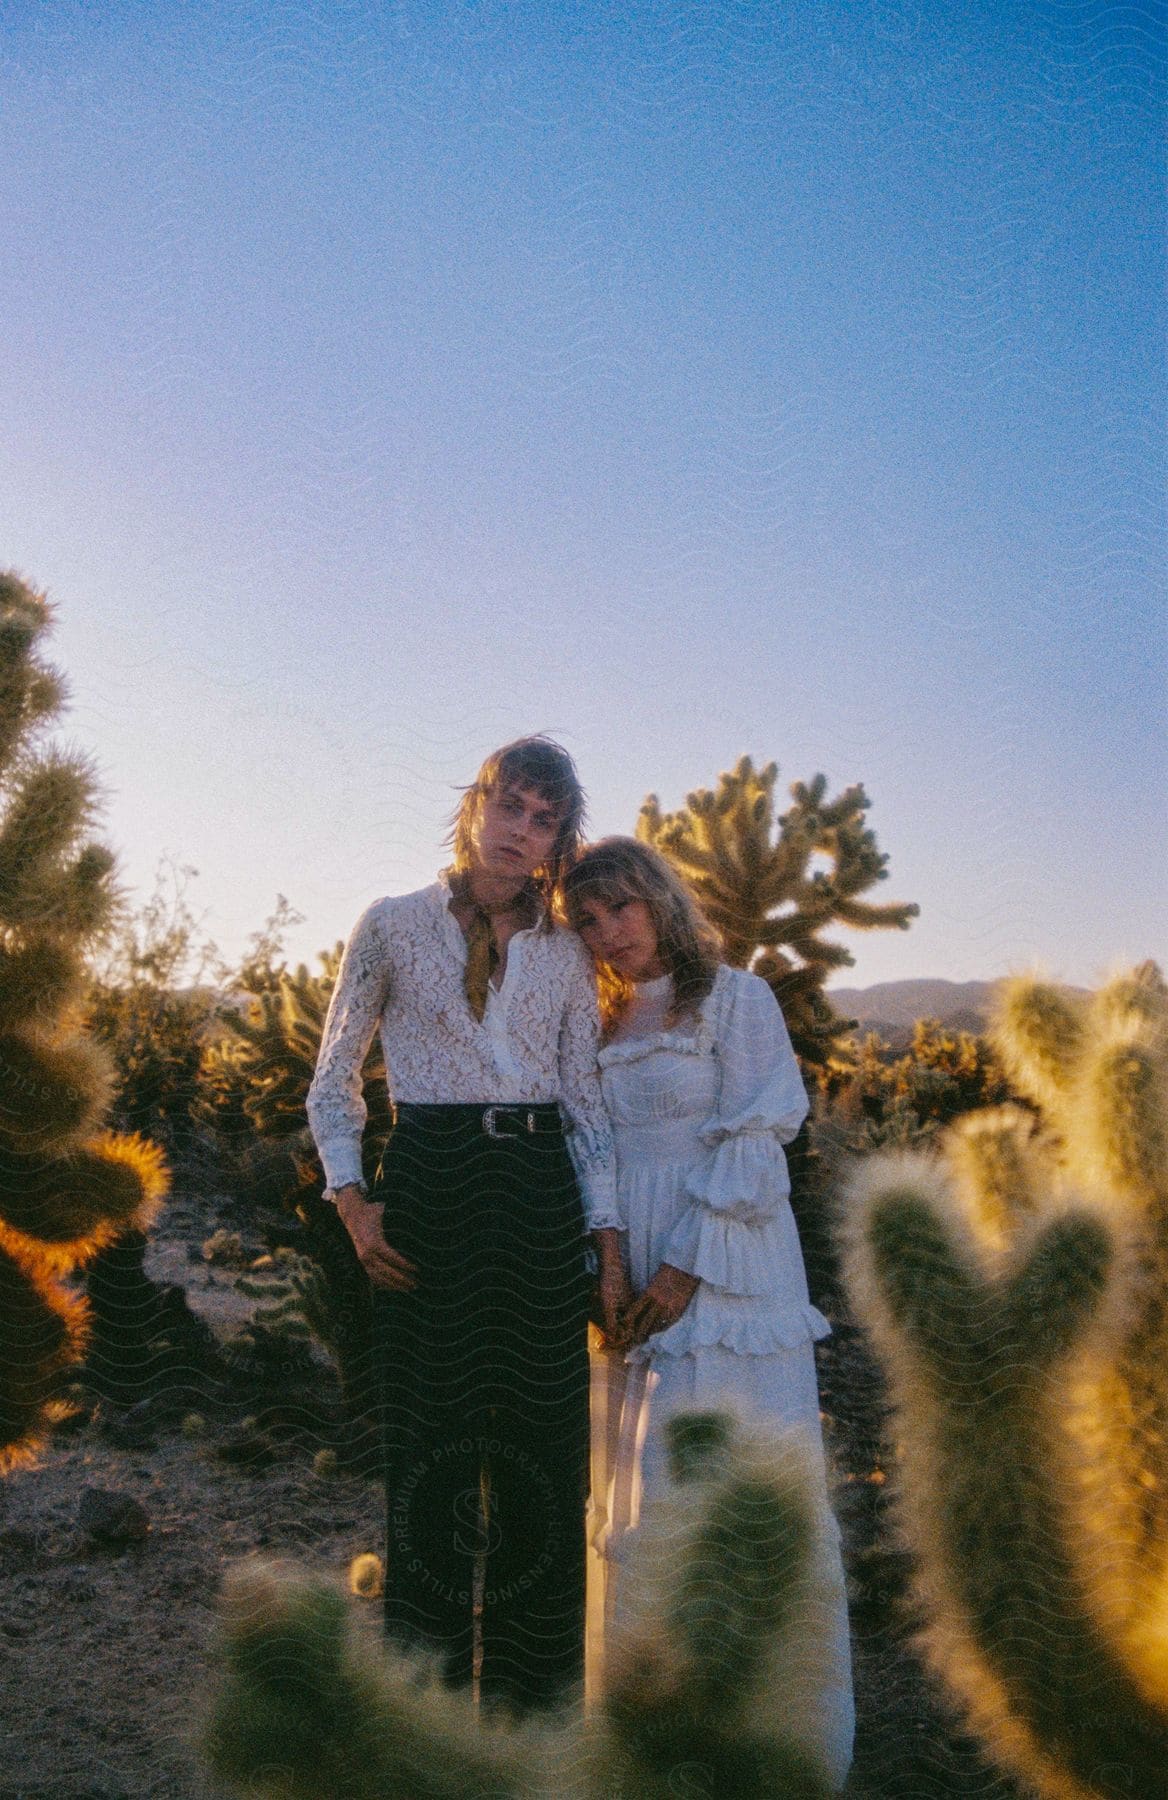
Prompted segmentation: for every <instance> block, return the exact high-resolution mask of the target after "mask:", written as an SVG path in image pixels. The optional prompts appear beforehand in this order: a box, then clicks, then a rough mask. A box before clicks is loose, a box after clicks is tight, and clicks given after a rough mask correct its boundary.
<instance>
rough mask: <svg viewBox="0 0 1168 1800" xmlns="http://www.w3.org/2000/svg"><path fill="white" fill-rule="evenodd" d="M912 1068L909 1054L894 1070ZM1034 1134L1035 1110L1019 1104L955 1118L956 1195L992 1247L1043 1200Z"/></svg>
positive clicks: (1045, 1172) (951, 1136) (948, 1142)
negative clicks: (1029, 1110) (1033, 1112)
mask: <svg viewBox="0 0 1168 1800" xmlns="http://www.w3.org/2000/svg"><path fill="white" fill-rule="evenodd" d="M918 1023H919V1022H918ZM916 1048H918V1045H917V1039H916V1037H915V1035H914V1049H916ZM912 1072H913V1064H912V1061H911V1059H910V1058H907V1057H906V1058H904V1059H902V1062H901V1063H898V1064H897V1065H896V1067H895V1070H894V1073H895V1075H896V1077H897V1080H898V1082H900V1081H903V1080H904V1079H905V1078H907V1077H908V1076H909V1075H910V1074H911V1073H912ZM1033 1133H1034V1117H1033V1115H1032V1114H1031V1113H1028V1112H1024V1111H1023V1110H1022V1108H1021V1107H1020V1106H1000V1107H988V1108H984V1109H982V1110H981V1111H978V1112H972V1113H967V1114H966V1115H965V1116H964V1118H961V1119H958V1120H956V1121H955V1123H954V1124H953V1125H952V1126H951V1127H950V1130H949V1133H948V1135H947V1137H946V1139H945V1150H946V1159H947V1161H948V1164H949V1168H950V1171H951V1173H952V1175H953V1179H954V1185H955V1188H956V1191H957V1194H958V1196H959V1197H960V1199H961V1200H962V1202H963V1204H964V1206H965V1210H966V1213H967V1216H968V1217H969V1218H970V1220H971V1221H972V1223H973V1227H974V1231H975V1233H976V1234H977V1236H978V1238H979V1239H980V1241H981V1242H982V1243H983V1244H985V1245H986V1246H987V1248H989V1249H992V1250H1000V1249H1004V1248H1005V1246H1006V1245H1007V1244H1009V1243H1011V1242H1012V1241H1013V1239H1014V1237H1015V1235H1016V1234H1017V1231H1018V1229H1019V1227H1020V1226H1022V1225H1024V1224H1025V1222H1026V1221H1027V1220H1029V1219H1030V1218H1032V1216H1033V1215H1034V1214H1035V1212H1037V1210H1038V1208H1039V1206H1040V1204H1041V1197H1042V1190H1043V1185H1044V1182H1045V1181H1048V1180H1049V1173H1050V1171H1049V1169H1048V1168H1047V1167H1045V1166H1044V1164H1043V1163H1042V1161H1041V1159H1040V1158H1039V1156H1038V1153H1037V1151H1036V1149H1035V1147H1034V1145H1033V1142H1032V1139H1033Z"/></svg>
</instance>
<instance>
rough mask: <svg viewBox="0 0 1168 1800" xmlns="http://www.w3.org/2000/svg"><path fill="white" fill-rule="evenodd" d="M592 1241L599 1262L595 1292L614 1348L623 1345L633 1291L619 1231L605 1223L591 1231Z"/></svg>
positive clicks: (607, 1341)
mask: <svg viewBox="0 0 1168 1800" xmlns="http://www.w3.org/2000/svg"><path fill="white" fill-rule="evenodd" d="M592 1241H593V1243H594V1244H595V1245H596V1254H597V1258H598V1260H599V1265H600V1266H599V1271H598V1273H597V1277H596V1294H597V1298H598V1300H599V1302H600V1316H601V1318H602V1320H603V1321H604V1323H603V1326H602V1330H603V1332H604V1341H605V1345H606V1347H607V1348H609V1349H613V1350H616V1349H622V1348H623V1346H624V1315H625V1313H626V1311H627V1309H628V1306H629V1302H630V1301H631V1299H632V1297H633V1294H632V1289H631V1288H630V1287H629V1278H628V1276H627V1275H626V1274H625V1259H624V1257H623V1255H622V1254H621V1245H620V1233H619V1232H618V1231H615V1230H613V1229H612V1228H611V1227H605V1228H603V1229H602V1230H600V1231H594V1232H593V1233H592Z"/></svg>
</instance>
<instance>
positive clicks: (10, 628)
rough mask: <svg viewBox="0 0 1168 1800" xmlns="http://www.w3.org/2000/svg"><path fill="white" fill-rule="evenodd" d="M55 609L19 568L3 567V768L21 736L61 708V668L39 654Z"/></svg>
mask: <svg viewBox="0 0 1168 1800" xmlns="http://www.w3.org/2000/svg"><path fill="white" fill-rule="evenodd" d="M52 620H53V609H52V607H51V605H50V604H49V602H48V600H47V599H46V598H45V596H44V595H43V594H41V593H37V592H36V591H35V590H34V589H33V588H31V587H30V586H29V585H28V583H27V582H25V581H23V580H22V579H21V577H20V576H19V575H17V574H16V572H15V570H12V569H6V570H0V768H4V767H6V766H7V764H8V763H9V761H10V759H11V757H12V753H13V751H14V750H15V748H16V746H17V745H18V744H19V743H20V742H21V740H22V739H24V740H25V741H27V739H28V738H29V736H30V735H31V734H32V733H33V732H35V731H36V730H37V729H39V727H40V726H42V725H43V724H45V723H46V722H47V721H48V720H50V719H53V718H55V717H56V716H57V714H58V713H59V712H60V711H61V709H62V708H63V706H64V705H65V701H66V699H67V697H68V690H67V688H66V685H65V682H64V679H63V677H62V676H61V674H60V673H59V671H58V670H57V669H55V668H53V667H52V665H51V664H48V663H44V662H42V661H41V660H40V659H39V658H38V657H37V656H36V655H35V654H34V647H35V645H36V641H37V639H38V638H39V637H41V636H42V635H43V634H44V633H45V632H47V631H49V630H50V629H51V626H52Z"/></svg>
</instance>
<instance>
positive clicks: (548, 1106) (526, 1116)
mask: <svg viewBox="0 0 1168 1800" xmlns="http://www.w3.org/2000/svg"><path fill="white" fill-rule="evenodd" d="M393 1117H394V1125H395V1127H396V1126H398V1125H424V1126H427V1127H429V1128H431V1129H436V1130H441V1129H442V1128H443V1127H446V1128H447V1129H461V1130H463V1131H466V1130H474V1129H477V1130H479V1131H481V1132H482V1133H483V1134H484V1135H485V1136H486V1137H491V1138H503V1137H508V1138H509V1137H517V1138H522V1137H539V1136H550V1135H551V1134H552V1133H553V1132H554V1133H557V1134H559V1133H562V1131H563V1129H564V1122H563V1119H562V1118H561V1116H560V1109H559V1107H558V1105H557V1104H556V1102H555V1101H554V1100H537V1101H535V1102H534V1103H533V1104H531V1105H525V1104H524V1102H523V1101H521V1100H519V1101H515V1100H497V1101H493V1102H492V1103H491V1104H490V1105H489V1106H484V1105H482V1104H481V1103H480V1102H477V1101H476V1102H474V1103H473V1104H470V1105H467V1104H465V1103H463V1102H461V1101H452V1102H450V1103H449V1104H432V1105H431V1104H424V1103H422V1102H420V1101H418V1102H415V1101H410V1100H405V1101H402V1102H401V1103H400V1104H399V1105H397V1106H395V1107H394V1109H393Z"/></svg>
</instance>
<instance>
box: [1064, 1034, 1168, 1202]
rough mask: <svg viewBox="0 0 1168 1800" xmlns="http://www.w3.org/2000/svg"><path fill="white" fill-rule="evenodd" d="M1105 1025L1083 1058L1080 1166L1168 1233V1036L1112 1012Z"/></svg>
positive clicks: (1076, 1141) (1072, 1134)
mask: <svg viewBox="0 0 1168 1800" xmlns="http://www.w3.org/2000/svg"><path fill="white" fill-rule="evenodd" d="M1105 1017H1106V1015H1105ZM1103 1029H1104V1033H1105V1035H1104V1036H1103V1041H1102V1042H1100V1041H1099V1033H1098V1030H1097V1031H1096V1032H1095V1033H1093V1034H1092V1040H1091V1043H1090V1046H1089V1048H1088V1050H1087V1051H1086V1052H1085V1054H1084V1056H1083V1058H1082V1063H1081V1069H1080V1076H1079V1081H1078V1083H1077V1085H1076V1088H1075V1092H1074V1105H1073V1107H1072V1108H1071V1110H1070V1117H1069V1119H1068V1124H1067V1135H1068V1139H1069V1146H1070V1149H1071V1151H1072V1153H1073V1154H1074V1156H1075V1162H1076V1167H1077V1168H1079V1169H1081V1170H1083V1171H1084V1172H1085V1173H1087V1174H1089V1175H1094V1176H1096V1178H1102V1180H1103V1181H1104V1182H1106V1183H1107V1184H1108V1185H1109V1186H1110V1187H1111V1188H1112V1189H1113V1190H1114V1191H1116V1192H1117V1193H1118V1194H1120V1195H1122V1196H1124V1197H1125V1198H1126V1199H1128V1200H1129V1201H1135V1202H1136V1204H1137V1205H1138V1206H1139V1207H1140V1208H1141V1209H1142V1210H1143V1211H1144V1212H1145V1213H1146V1214H1147V1215H1148V1217H1149V1218H1150V1219H1152V1220H1155V1222H1156V1223H1157V1225H1158V1226H1159V1229H1160V1231H1161V1232H1162V1233H1163V1234H1164V1235H1165V1237H1166V1238H1168V1040H1166V1039H1165V1037H1164V1035H1163V1034H1162V1032H1161V1031H1160V1030H1159V1028H1158V1024H1157V1022H1155V1021H1152V1022H1149V1021H1147V1020H1145V1019H1143V1018H1139V1017H1134V1018H1133V1017H1129V1018H1128V1019H1127V1020H1124V1019H1122V1018H1120V1019H1116V1018H1114V1016H1112V1017H1111V1018H1110V1019H1107V1022H1106V1024H1105V1025H1104V1028H1103Z"/></svg>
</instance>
